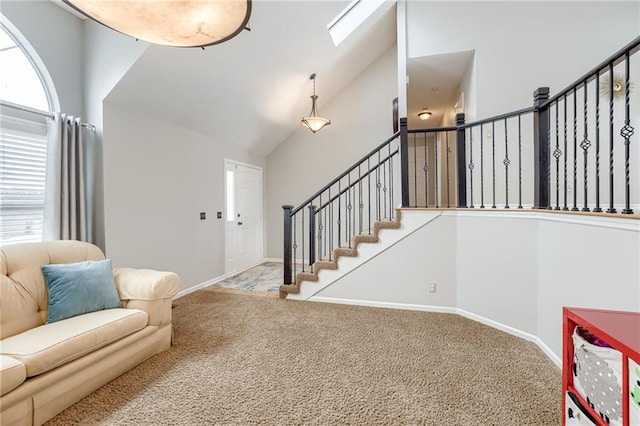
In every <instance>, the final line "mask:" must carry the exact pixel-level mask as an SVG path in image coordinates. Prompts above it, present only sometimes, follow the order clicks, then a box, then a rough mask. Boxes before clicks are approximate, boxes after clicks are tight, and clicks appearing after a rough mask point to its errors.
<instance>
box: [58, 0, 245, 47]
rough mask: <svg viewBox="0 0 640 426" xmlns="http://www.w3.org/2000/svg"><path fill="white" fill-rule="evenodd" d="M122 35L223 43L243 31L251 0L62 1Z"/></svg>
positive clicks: (184, 43) (178, 43)
mask: <svg viewBox="0 0 640 426" xmlns="http://www.w3.org/2000/svg"><path fill="white" fill-rule="evenodd" d="M62 1H63V2H64V3H66V4H68V5H69V6H71V7H72V8H74V9H75V10H77V11H78V12H80V13H82V14H83V15H85V16H87V17H88V18H91V19H93V20H94V21H96V22H98V23H100V24H102V25H104V26H105V27H108V28H111V29H113V30H115V31H118V32H120V33H122V34H126V35H128V36H131V37H134V38H136V39H140V40H144V41H148V42H150V43H155V44H161V45H165V46H175V47H202V48H204V47H205V46H211V45H213V44H218V43H222V42H224V41H227V40H229V39H231V38H233V37H235V36H236V35H238V34H239V33H240V32H241V31H242V30H243V29H248V27H247V23H248V22H249V16H251V0H173V1H150V0H62Z"/></svg>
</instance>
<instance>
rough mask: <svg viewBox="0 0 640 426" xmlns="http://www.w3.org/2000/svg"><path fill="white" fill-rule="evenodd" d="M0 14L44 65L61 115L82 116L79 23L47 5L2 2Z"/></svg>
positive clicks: (43, 3) (42, 3)
mask: <svg viewBox="0 0 640 426" xmlns="http://www.w3.org/2000/svg"><path fill="white" fill-rule="evenodd" d="M2 14H3V15H4V16H6V17H7V18H8V19H9V21H10V22H11V23H12V24H13V25H15V26H16V28H18V30H20V32H21V33H22V34H23V35H24V36H25V37H26V39H27V40H28V41H29V43H31V45H32V46H33V48H34V49H35V51H36V52H37V53H38V56H40V59H42V62H44V65H45V66H46V67H47V70H48V71H49V74H50V75H51V79H52V80H53V84H54V86H55V88H56V92H57V94H58V99H59V101H60V108H61V111H62V112H64V113H67V114H71V115H75V116H82V113H83V99H82V89H83V82H84V78H83V73H82V55H83V46H84V44H83V42H84V38H83V37H82V21H81V20H80V19H78V18H76V17H75V16H73V15H71V14H70V13H67V12H65V11H64V10H62V9H61V8H60V7H58V6H56V5H55V4H53V3H52V2H51V1H15V0H14V1H3V2H2Z"/></svg>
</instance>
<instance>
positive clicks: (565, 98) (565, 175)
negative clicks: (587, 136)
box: [562, 92, 569, 211]
mask: <svg viewBox="0 0 640 426" xmlns="http://www.w3.org/2000/svg"><path fill="white" fill-rule="evenodd" d="M563 106H564V154H563V155H564V158H563V159H564V206H562V210H563V211H567V210H569V206H568V204H567V203H568V200H567V198H568V196H569V195H568V193H569V182H568V178H569V175H568V164H567V161H568V158H569V156H568V155H567V147H568V145H567V143H568V142H567V93H566V92H565V94H564V103H563Z"/></svg>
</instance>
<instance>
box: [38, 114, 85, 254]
mask: <svg viewBox="0 0 640 426" xmlns="http://www.w3.org/2000/svg"><path fill="white" fill-rule="evenodd" d="M81 123H82V121H81V119H80V118H78V117H73V116H67V115H65V114H61V113H55V118H54V119H53V120H51V121H50V122H49V124H48V134H47V137H48V153H47V179H46V184H45V213H44V240H45V241H47V240H79V241H89V242H91V239H92V236H93V230H92V229H91V226H92V223H93V221H92V220H91V210H92V209H91V208H90V206H91V203H90V202H89V201H90V199H91V196H90V195H91V194H88V185H87V164H90V161H89V160H90V159H89V158H87V150H86V147H85V142H84V139H83V132H84V131H85V130H83V127H82V124H81Z"/></svg>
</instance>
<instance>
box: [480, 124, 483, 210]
mask: <svg viewBox="0 0 640 426" xmlns="http://www.w3.org/2000/svg"><path fill="white" fill-rule="evenodd" d="M480 208H481V209H484V127H483V125H482V124H481V125H480Z"/></svg>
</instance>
